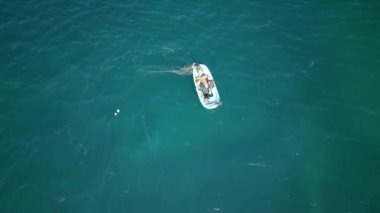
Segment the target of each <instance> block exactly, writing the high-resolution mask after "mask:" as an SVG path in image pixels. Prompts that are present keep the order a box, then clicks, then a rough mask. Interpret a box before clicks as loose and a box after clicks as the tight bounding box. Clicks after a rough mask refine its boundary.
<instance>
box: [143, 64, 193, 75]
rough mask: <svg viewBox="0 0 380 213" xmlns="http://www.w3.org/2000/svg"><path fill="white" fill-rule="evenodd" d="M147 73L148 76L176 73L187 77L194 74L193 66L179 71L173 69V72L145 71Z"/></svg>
mask: <svg viewBox="0 0 380 213" xmlns="http://www.w3.org/2000/svg"><path fill="white" fill-rule="evenodd" d="M145 73H147V74H162V73H174V74H177V75H183V76H187V75H192V74H193V70H192V67H191V65H188V66H185V67H181V68H178V69H172V70H157V71H153V70H152V71H151V70H147V71H145Z"/></svg>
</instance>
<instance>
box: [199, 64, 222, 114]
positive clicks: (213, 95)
mask: <svg viewBox="0 0 380 213" xmlns="http://www.w3.org/2000/svg"><path fill="white" fill-rule="evenodd" d="M192 69H193V79H194V85H195V90H196V92H197V94H198V97H199V101H200V102H201V104H202V106H203V107H204V108H206V109H215V108H217V107H218V106H220V105H222V102H221V101H220V96H219V92H218V89H217V88H216V84H215V81H214V78H213V77H212V75H211V72H210V70H209V69H208V67H207V66H206V65H204V64H195V63H194V64H193V65H192Z"/></svg>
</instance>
